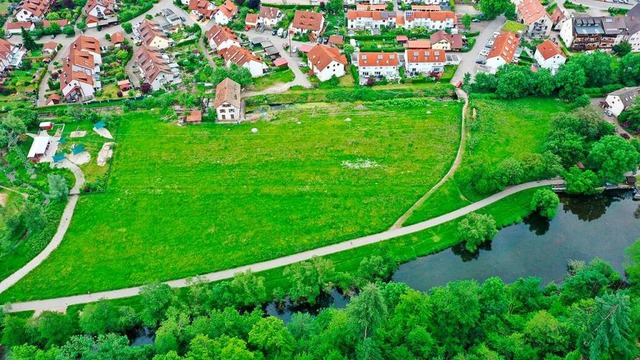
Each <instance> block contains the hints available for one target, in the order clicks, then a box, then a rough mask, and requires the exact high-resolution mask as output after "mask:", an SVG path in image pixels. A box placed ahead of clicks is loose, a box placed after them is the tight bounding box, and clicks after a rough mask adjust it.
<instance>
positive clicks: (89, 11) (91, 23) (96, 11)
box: [82, 0, 117, 28]
mask: <svg viewBox="0 0 640 360" xmlns="http://www.w3.org/2000/svg"><path fill="white" fill-rule="evenodd" d="M116 10H117V6H116V2H115V0H88V1H87V3H86V4H85V5H84V8H83V9H82V12H83V13H84V15H85V16H86V17H87V20H86V23H87V27H88V28H93V27H96V26H98V25H99V23H100V22H101V21H104V20H107V19H108V18H114V17H115V13H116Z"/></svg>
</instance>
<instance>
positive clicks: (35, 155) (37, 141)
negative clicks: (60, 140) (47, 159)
mask: <svg viewBox="0 0 640 360" xmlns="http://www.w3.org/2000/svg"><path fill="white" fill-rule="evenodd" d="M49 139H51V138H50V137H49V136H48V135H43V136H36V137H35V138H34V139H33V143H32V144H31V148H29V154H28V155H27V159H29V160H31V161H33V162H38V161H39V160H40V157H42V156H44V155H45V153H46V152H47V149H48V148H49Z"/></svg>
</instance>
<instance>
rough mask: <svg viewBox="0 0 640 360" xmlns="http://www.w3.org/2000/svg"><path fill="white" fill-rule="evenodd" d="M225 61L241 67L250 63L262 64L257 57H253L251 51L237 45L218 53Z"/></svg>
mask: <svg viewBox="0 0 640 360" xmlns="http://www.w3.org/2000/svg"><path fill="white" fill-rule="evenodd" d="M218 53H219V54H220V55H221V56H222V57H223V58H224V59H225V60H226V61H229V62H232V63H234V64H237V65H238V66H242V65H244V64H246V63H248V62H250V61H252V60H253V61H257V62H259V63H262V60H260V58H259V57H257V56H255V55H254V54H253V53H252V52H251V51H249V50H247V49H245V48H242V47H240V46H237V45H232V46H230V47H228V48H226V49H223V50H220V51H219V52H218Z"/></svg>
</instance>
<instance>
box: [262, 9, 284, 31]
mask: <svg viewBox="0 0 640 360" xmlns="http://www.w3.org/2000/svg"><path fill="white" fill-rule="evenodd" d="M283 17H284V14H283V13H282V11H280V9H278V8H274V7H270V6H261V7H260V13H259V14H258V23H259V24H262V25H263V26H265V27H268V28H273V27H276V26H277V25H278V23H279V22H280V20H282V18H283Z"/></svg>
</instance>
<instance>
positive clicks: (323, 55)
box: [307, 44, 347, 71]
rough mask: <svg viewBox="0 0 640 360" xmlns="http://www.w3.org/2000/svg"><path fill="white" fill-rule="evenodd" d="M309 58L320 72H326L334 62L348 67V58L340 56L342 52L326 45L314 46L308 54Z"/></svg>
mask: <svg viewBox="0 0 640 360" xmlns="http://www.w3.org/2000/svg"><path fill="white" fill-rule="evenodd" d="M307 57H308V59H309V61H311V64H313V66H314V67H315V68H316V69H318V71H322V70H324V69H325V68H326V67H327V66H329V64H331V62H332V61H337V62H339V63H340V64H342V65H347V58H346V57H345V56H344V55H342V54H340V50H338V49H336V48H333V47H329V46H326V45H320V44H318V45H316V46H314V47H313V49H311V51H309V54H307Z"/></svg>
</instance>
